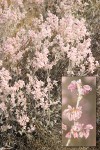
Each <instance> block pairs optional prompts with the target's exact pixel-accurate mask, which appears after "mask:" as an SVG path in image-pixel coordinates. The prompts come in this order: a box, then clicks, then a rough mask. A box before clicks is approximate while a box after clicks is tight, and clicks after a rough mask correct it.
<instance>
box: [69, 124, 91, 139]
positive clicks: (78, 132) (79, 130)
mask: <svg viewBox="0 0 100 150" xmlns="http://www.w3.org/2000/svg"><path fill="white" fill-rule="evenodd" d="M91 129H93V126H92V125H91V124H88V125H86V126H84V124H80V123H78V122H75V124H74V125H73V126H72V128H71V134H72V135H73V137H74V138H78V137H81V138H82V137H85V138H86V139H87V138H88V136H89V134H90V130H91Z"/></svg>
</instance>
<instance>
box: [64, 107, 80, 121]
mask: <svg viewBox="0 0 100 150" xmlns="http://www.w3.org/2000/svg"><path fill="white" fill-rule="evenodd" d="M63 115H65V116H66V117H67V118H68V119H69V121H73V120H74V121H77V120H78V119H79V118H80V117H81V115H82V107H81V106H79V107H77V108H75V107H71V106H70V105H68V109H65V110H64V112H63Z"/></svg>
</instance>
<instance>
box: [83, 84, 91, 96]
mask: <svg viewBox="0 0 100 150" xmlns="http://www.w3.org/2000/svg"><path fill="white" fill-rule="evenodd" d="M82 91H83V95H85V94H88V93H89V92H90V91H92V88H91V87H90V86H89V85H84V86H83V89H82Z"/></svg>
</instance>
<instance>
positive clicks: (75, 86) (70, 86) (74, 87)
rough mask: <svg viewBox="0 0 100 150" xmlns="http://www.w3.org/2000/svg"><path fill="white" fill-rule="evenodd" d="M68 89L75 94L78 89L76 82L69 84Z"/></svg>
mask: <svg viewBox="0 0 100 150" xmlns="http://www.w3.org/2000/svg"><path fill="white" fill-rule="evenodd" d="M68 89H69V90H71V92H73V91H74V90H75V89H77V83H76V81H72V82H71V83H70V84H69V86H68Z"/></svg>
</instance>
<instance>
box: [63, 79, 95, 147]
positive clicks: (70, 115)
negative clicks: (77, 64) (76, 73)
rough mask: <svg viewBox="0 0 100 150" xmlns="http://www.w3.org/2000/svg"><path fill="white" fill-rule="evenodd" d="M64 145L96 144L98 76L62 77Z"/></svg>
mask: <svg viewBox="0 0 100 150" xmlns="http://www.w3.org/2000/svg"><path fill="white" fill-rule="evenodd" d="M62 145H63V146H96V77H62Z"/></svg>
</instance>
